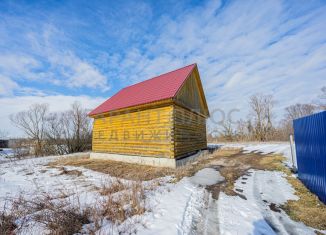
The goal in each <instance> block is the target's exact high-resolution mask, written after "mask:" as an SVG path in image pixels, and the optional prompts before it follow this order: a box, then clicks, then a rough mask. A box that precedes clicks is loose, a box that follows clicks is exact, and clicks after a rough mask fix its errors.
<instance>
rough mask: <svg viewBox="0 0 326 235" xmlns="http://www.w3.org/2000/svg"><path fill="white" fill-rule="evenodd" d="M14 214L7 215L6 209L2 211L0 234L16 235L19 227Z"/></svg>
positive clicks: (0, 213)
mask: <svg viewBox="0 0 326 235" xmlns="http://www.w3.org/2000/svg"><path fill="white" fill-rule="evenodd" d="M15 220H16V218H15V216H14V214H13V213H7V212H6V209H5V208H4V209H3V210H1V211H0V234H14V231H15V229H16V228H17V225H16V223H15Z"/></svg>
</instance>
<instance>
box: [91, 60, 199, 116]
mask: <svg viewBox="0 0 326 235" xmlns="http://www.w3.org/2000/svg"><path fill="white" fill-rule="evenodd" d="M195 67H196V64H192V65H188V66H186V67H183V68H180V69H177V70H174V71H171V72H168V73H165V74H162V75H159V76H157V77H154V78H151V79H149V80H146V81H143V82H140V83H137V84H134V85H131V86H128V87H125V88H123V89H122V90H120V91H119V92H118V93H116V94H115V95H113V96H112V97H111V98H109V99H108V100H106V101H105V102H104V103H102V104H101V105H100V106H98V107H97V108H95V109H94V110H93V111H92V112H90V113H89V115H96V114H101V113H106V112H109V111H113V110H118V109H122V108H128V107H132V106H136V105H141V104H147V103H151V102H154V101H159V100H164V99H169V98H173V97H174V96H175V95H176V94H177V92H178V90H179V89H180V87H181V86H182V84H183V82H184V81H185V80H186V78H187V77H188V75H189V74H190V73H191V72H192V70H193V69H194V68H195Z"/></svg>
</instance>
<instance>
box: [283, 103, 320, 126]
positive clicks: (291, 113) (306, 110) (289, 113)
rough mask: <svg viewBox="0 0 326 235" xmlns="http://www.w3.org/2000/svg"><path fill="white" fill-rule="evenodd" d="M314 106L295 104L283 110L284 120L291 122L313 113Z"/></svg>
mask: <svg viewBox="0 0 326 235" xmlns="http://www.w3.org/2000/svg"><path fill="white" fill-rule="evenodd" d="M315 110H316V106H314V105H312V104H295V105H290V106H289V107H286V108H285V119H286V120H289V121H291V122H292V120H294V119H297V118H300V117H304V116H308V115H311V114H313V113H314V111H315Z"/></svg>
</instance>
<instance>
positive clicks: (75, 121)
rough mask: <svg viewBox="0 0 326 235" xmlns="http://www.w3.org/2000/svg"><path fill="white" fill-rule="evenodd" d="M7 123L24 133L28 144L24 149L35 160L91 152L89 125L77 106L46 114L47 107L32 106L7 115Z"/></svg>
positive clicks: (45, 105) (76, 103) (74, 104)
mask: <svg viewBox="0 0 326 235" xmlns="http://www.w3.org/2000/svg"><path fill="white" fill-rule="evenodd" d="M10 120H11V122H12V123H13V124H14V125H15V126H17V127H18V128H20V129H21V130H22V131H24V133H25V134H26V136H27V137H28V139H29V140H30V141H29V142H28V143H29V146H28V147H29V148H31V149H32V150H33V154H35V155H36V156H45V155H52V154H60V155H61V154H69V153H74V152H82V151H85V150H90V149H91V142H92V122H91V119H90V118H88V116H87V110H86V109H84V108H82V106H81V104H80V103H78V102H75V103H73V104H72V105H71V108H70V109H69V110H67V111H64V112H50V111H49V107H48V105H47V104H33V105H31V106H30V107H29V108H28V109H27V110H25V111H21V112H18V113H16V114H13V115H11V116H10ZM25 143H26V141H25ZM17 145H18V146H15V147H17V148H22V147H25V148H26V144H25V146H19V145H21V144H19V143H17Z"/></svg>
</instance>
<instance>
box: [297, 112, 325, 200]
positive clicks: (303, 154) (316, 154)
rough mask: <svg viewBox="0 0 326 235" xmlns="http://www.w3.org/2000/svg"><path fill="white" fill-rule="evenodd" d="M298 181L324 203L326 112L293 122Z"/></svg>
mask: <svg viewBox="0 0 326 235" xmlns="http://www.w3.org/2000/svg"><path fill="white" fill-rule="evenodd" d="M293 127H294V138H295V148H296V154H297V164H298V174H299V179H300V180H301V181H302V182H303V183H304V184H305V185H306V186H307V188H309V189H310V191H312V192H313V193H315V194H316V195H317V196H318V197H319V198H320V199H321V200H322V201H323V202H324V203H326V111H324V112H321V113H317V114H313V115H310V116H307V117H303V118H299V119H296V120H294V121H293Z"/></svg>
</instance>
